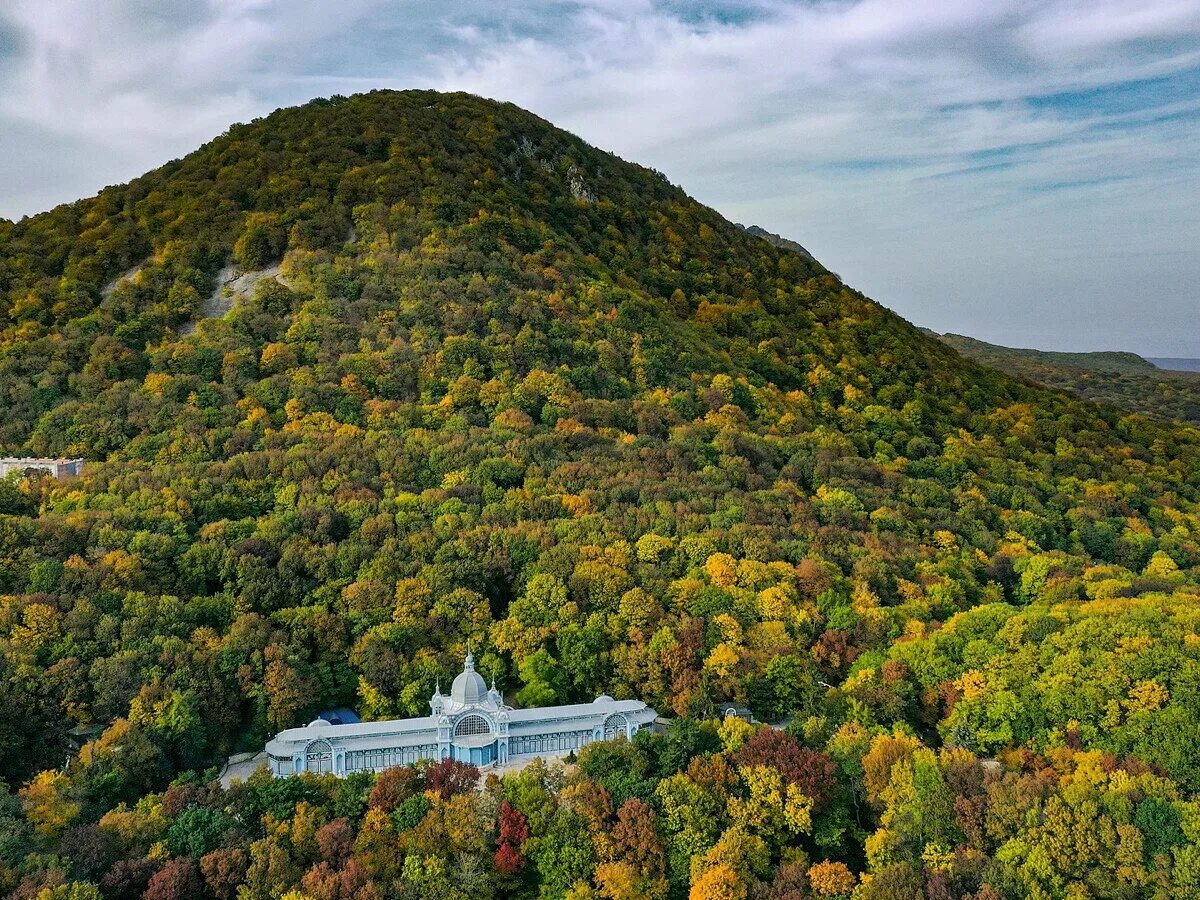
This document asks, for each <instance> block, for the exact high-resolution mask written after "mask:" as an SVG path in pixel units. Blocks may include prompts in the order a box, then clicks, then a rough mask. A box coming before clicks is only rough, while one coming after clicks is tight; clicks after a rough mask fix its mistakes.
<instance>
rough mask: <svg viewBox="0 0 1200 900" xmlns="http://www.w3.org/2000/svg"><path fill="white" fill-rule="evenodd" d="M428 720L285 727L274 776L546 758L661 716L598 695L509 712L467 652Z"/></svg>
mask: <svg viewBox="0 0 1200 900" xmlns="http://www.w3.org/2000/svg"><path fill="white" fill-rule="evenodd" d="M429 707H430V711H431V713H432V715H428V716H425V717H423V718H419V719H393V720H391V721H387V722H359V723H357V724H353V725H331V724H329V723H328V722H326V721H325V720H324V719H316V720H315V721H312V722H309V723H308V724H307V725H305V726H304V727H303V728H289V729H288V730H287V731H281V732H280V733H279V734H277V735H275V737H273V738H271V740H269V741H267V749H266V752H267V767H268V768H269V769H270V771H271V774H272V775H277V776H278V775H294V774H296V773H298V772H332V773H334V774H335V775H348V774H350V773H351V772H361V771H364V770H365V771H373V772H378V771H380V770H381V769H386V768H388V767H390V766H402V765H409V764H411V763H415V762H417V761H418V760H422V759H432V760H441V759H447V758H453V759H457V760H461V761H462V762H469V763H473V764H475V765H477V766H488V765H493V764H495V765H504V764H506V763H508V762H509V761H510V760H518V759H521V758H525V759H531V758H533V757H535V756H542V757H551V756H558V755H562V754H565V753H569V752H570V751H572V750H579V749H580V748H582V747H586V746H587V745H588V744H590V743H592V742H593V741H603V740H611V739H612V738H614V737H616V736H617V735H619V734H623V735H625V736H626V737H629V738H632V737H633V736H634V735H635V734H637V733H638V731H640V730H641V729H643V728H648V727H649V726H650V725H652V724H653V723H654V720H655V719H656V718H657V716H658V714H657V713H656V712H655V711H654V710H653V709H651V708H650V707H648V706H647V705H646V704H645V703H643V702H642V701H640V700H614V699H613V698H612V697H609V696H606V695H601V696H599V697H597V698H596V699H595V700H593V701H592V702H591V703H575V704H572V705H569V706H546V707H542V708H540V709H513V708H512V707H511V706H505V705H504V700H503V698H502V697H501V696H500V692H499V691H498V690H496V685H495V684H493V685H492V686H491V688H488V686H487V684H486V682H484V680H483V676H481V675H480V674H479V673H478V672H476V671H475V659H474V657H472V655H471V653H470V652H469V651H468V653H467V659H466V662H465V663H464V664H463V670H462V672H461V673H459V675H458V677H456V678H455V679H454V684H453V685H452V686H451V688H450V694H449V696H446V695H444V694H442V693H441V691H440V690H438V689H435V690H434V692H433V697H431V698H430V700H429Z"/></svg>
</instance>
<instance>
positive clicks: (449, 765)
mask: <svg viewBox="0 0 1200 900" xmlns="http://www.w3.org/2000/svg"><path fill="white" fill-rule="evenodd" d="M425 783H426V785H427V786H428V787H429V788H430V790H434V791H437V792H438V795H439V796H441V798H442V799H443V800H449V799H450V798H451V797H453V796H454V795H455V794H465V793H466V792H467V791H473V790H474V789H475V786H476V785H477V784H479V770H478V769H477V768H475V767H474V766H473V765H471V764H470V763H465V762H459V761H458V760H456V759H443V760H442V761H441V762H438V763H434V764H433V765H432V766H430V767H429V768H428V769H426V770H425Z"/></svg>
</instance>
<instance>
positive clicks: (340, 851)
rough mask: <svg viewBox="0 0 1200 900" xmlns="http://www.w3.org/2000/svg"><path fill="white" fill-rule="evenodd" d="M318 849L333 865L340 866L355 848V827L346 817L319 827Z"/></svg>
mask: <svg viewBox="0 0 1200 900" xmlns="http://www.w3.org/2000/svg"><path fill="white" fill-rule="evenodd" d="M316 840H317V849H318V850H319V851H320V852H321V858H322V859H323V860H325V861H326V862H327V863H329V864H330V865H331V866H340V865H341V864H342V863H343V862H345V861H346V860H347V859H348V858H349V857H350V854H351V853H352V852H353V850H354V829H353V828H351V827H350V823H349V822H347V821H346V820H345V819H334V820H333V821H332V822H327V823H326V824H324V825H322V826H321V827H320V828H318V829H317V833H316Z"/></svg>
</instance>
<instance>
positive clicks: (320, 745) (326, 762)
mask: <svg viewBox="0 0 1200 900" xmlns="http://www.w3.org/2000/svg"><path fill="white" fill-rule="evenodd" d="M304 768H305V770H306V771H308V772H332V771H333V748H332V747H330V746H329V741H313V742H312V743H311V744H309V745H308V746H307V747H306V748H305V750H304Z"/></svg>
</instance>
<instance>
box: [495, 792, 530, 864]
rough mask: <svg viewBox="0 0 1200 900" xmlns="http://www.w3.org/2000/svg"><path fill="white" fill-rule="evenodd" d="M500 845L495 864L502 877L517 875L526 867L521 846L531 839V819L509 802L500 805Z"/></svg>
mask: <svg viewBox="0 0 1200 900" xmlns="http://www.w3.org/2000/svg"><path fill="white" fill-rule="evenodd" d="M498 820H499V843H500V846H499V847H497V848H496V855H495V857H494V862H495V865H496V871H497V872H499V873H500V874H501V875H515V874H516V873H517V872H519V871H520V870H521V869H522V868H524V866H525V857H524V856H522V855H521V845H522V844H524V843H525V841H526V840H527V839H528V838H529V819H527V818H526V817H525V813H523V812H521V811H520V810H519V809H517V808H516V807H515V806H513V805H512V804H511V803H509V802H508V801H507V800H505V801H503V802H502V803H501V804H500V814H499V817H498Z"/></svg>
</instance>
